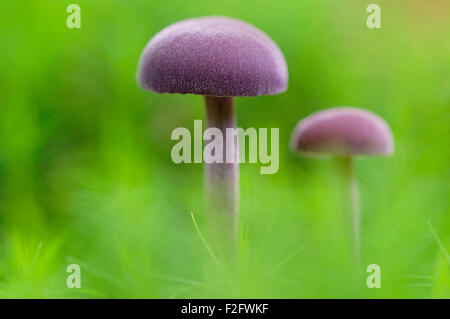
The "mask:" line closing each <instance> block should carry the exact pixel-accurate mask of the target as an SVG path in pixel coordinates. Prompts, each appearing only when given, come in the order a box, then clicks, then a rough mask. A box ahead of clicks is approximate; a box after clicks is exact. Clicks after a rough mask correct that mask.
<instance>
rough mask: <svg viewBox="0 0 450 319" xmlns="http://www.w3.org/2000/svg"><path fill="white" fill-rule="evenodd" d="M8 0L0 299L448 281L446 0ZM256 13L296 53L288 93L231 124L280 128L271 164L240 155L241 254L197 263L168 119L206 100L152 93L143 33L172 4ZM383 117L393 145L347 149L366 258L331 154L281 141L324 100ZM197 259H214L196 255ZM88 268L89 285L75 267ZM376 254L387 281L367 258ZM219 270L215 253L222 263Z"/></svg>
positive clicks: (297, 290)
mask: <svg viewBox="0 0 450 319" xmlns="http://www.w3.org/2000/svg"><path fill="white" fill-rule="evenodd" d="M73 2H74V3H77V4H79V5H80V7H81V25H82V27H81V29H69V28H67V27H66V19H67V17H68V15H69V14H68V13H66V7H67V6H68V5H69V4H70V3H72V1H61V0H58V1H57V0H54V1H52V0H46V1H20V2H18V1H3V2H2V10H1V14H0V15H1V19H0V25H1V27H0V37H1V42H2V45H1V49H0V70H1V73H2V76H1V78H0V297H3V298H14V297H22V298H42V297H44V298H70V297H74V298H119V297H124V298H147V297H149V298H186V297H189V298H198V297H206V298H207V297H243V298H261V297H264V298H334V297H340V298H350V297H361V298H382V297H384V298H448V297H450V279H449V277H450V266H449V255H448V251H449V249H450V216H449V215H450V214H449V198H450V196H449V195H450V194H449V178H450V170H449V164H450V150H449V144H450V130H449V127H450V94H449V92H450V81H449V73H450V68H449V66H450V59H449V58H450V34H449V30H450V20H449V19H448V12H449V10H450V3H449V2H448V1H444V0H442V1H438V0H435V1H426V0H423V1H419V0H410V1H406V0H405V1H400V0H398V1H392V0H377V1H376V2H375V3H377V4H379V5H380V7H381V23H382V28H381V29H372V30H371V29H368V28H367V27H366V18H367V16H368V14H367V13H366V7H367V5H368V4H370V3H372V2H373V1H365V0H361V1H350V0H346V1H335V0H317V1H316V0H302V1H299V0H291V1H283V0H281V1H247V0H246V1H242V0H232V1H207V0H201V1H199V0H192V1H185V0H175V1H172V0H170V1H167V0H166V1H159V0H146V1H111V0H108V1H106V0H95V1H87V0H79V1H73ZM204 15H227V16H232V17H235V18H239V19H243V20H245V21H248V22H250V23H252V24H254V25H255V26H257V27H258V28H260V29H262V30H263V31H264V32H266V33H267V34H268V35H269V36H271V37H272V38H273V39H274V41H275V42H277V44H278V45H279V46H280V48H281V50H282V51H283V53H284V55H285V57H286V60H287V63H288V67H289V88H288V91H287V92H286V93H284V94H281V95H277V96H266V97H258V98H238V99H236V101H235V104H236V111H237V119H238V125H239V126H240V127H243V128H248V127H256V128H258V127H269V128H270V127H279V128H280V169H279V171H278V173H277V174H274V175H260V174H259V168H260V164H256V165H255V164H243V165H241V170H240V171H241V180H240V187H241V199H240V206H241V211H240V214H241V216H240V241H239V248H240V251H239V257H240V258H239V271H238V275H237V277H236V278H229V277H228V276H229V275H228V274H226V273H224V274H223V276H220V275H219V276H218V279H219V280H205V279H204V275H203V274H204V272H205V267H212V266H211V265H210V263H208V262H207V259H208V255H207V254H205V247H204V245H203V244H202V242H201V240H200V237H199V234H198V233H197V232H196V230H195V227H194V223H193V221H192V219H191V216H190V212H191V211H192V212H193V214H194V216H195V217H196V221H197V223H198V224H199V226H200V229H202V227H203V225H204V216H203V215H204V201H203V190H202V187H203V169H202V165H200V164H181V165H176V164H174V163H172V161H171V158H170V151H171V148H172V146H173V145H174V143H175V142H173V141H171V140H170V133H171V132H172V130H173V129H174V128H176V127H180V126H182V127H187V128H190V129H191V128H193V121H194V119H204V105H203V98H202V97H200V96H193V95H187V96H182V95H167V94H165V95H159V94H156V93H153V92H144V91H141V90H140V89H139V88H138V86H137V84H136V80H135V73H136V67H137V62H138V59H139V56H140V53H141V51H142V49H143V48H144V46H145V44H146V43H147V41H148V40H149V39H150V38H151V37H152V36H153V35H154V34H155V33H156V32H158V31H159V30H160V29H162V28H163V27H165V26H167V25H169V24H171V23H173V22H176V21H178V20H181V19H185V18H191V17H197V16H204ZM340 105H353V106H357V107H362V108H367V109H369V110H371V111H374V112H376V113H377V114H379V115H381V116H382V117H384V118H385V119H386V121H387V122H388V123H389V125H390V126H391V128H392V130H393V134H394V138H395V154H394V156H393V157H389V158H370V159H361V160H358V161H356V173H357V175H358V178H359V183H360V188H361V201H362V202H361V205H362V259H363V265H364V268H363V269H361V273H360V274H359V273H358V271H355V269H354V268H353V267H352V262H351V260H350V258H349V254H348V249H347V248H346V245H345V236H346V235H345V233H343V232H342V223H341V221H340V220H339V214H338V213H337V210H338V209H337V206H338V200H337V196H336V195H337V193H338V192H337V191H336V178H335V173H334V169H333V168H334V167H333V164H332V162H331V161H330V160H327V159H322V160H314V159H306V158H302V157H301V156H298V155H297V154H293V153H291V152H290V151H289V149H288V141H289V137H290V134H291V131H292V129H293V128H294V126H295V125H296V123H297V122H298V120H300V119H301V118H303V117H305V116H307V115H309V114H310V113H312V112H314V111H317V110H319V109H324V108H327V107H332V106H340ZM205 260H206V266H205ZM72 263H76V264H78V265H80V267H81V285H82V288H81V289H69V288H67V287H66V278H67V276H68V275H69V274H68V273H66V267H67V266H68V265H69V264H72ZM372 263H375V264H378V265H380V267H381V285H382V286H381V288H380V289H369V288H367V287H366V277H367V276H368V274H367V273H366V272H365V267H366V266H367V265H369V264H372ZM219 273H220V271H219Z"/></svg>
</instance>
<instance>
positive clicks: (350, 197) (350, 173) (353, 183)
mask: <svg viewBox="0 0 450 319" xmlns="http://www.w3.org/2000/svg"><path fill="white" fill-rule="evenodd" d="M336 162H337V166H338V171H339V173H340V176H341V178H342V181H343V183H344V185H343V187H344V191H345V195H344V196H345V197H346V198H345V199H344V202H346V205H345V210H346V211H347V212H350V214H349V215H350V216H348V217H349V219H350V221H351V222H350V224H351V225H349V226H350V229H351V233H352V236H351V237H352V238H353V246H354V247H353V251H354V256H355V261H356V265H357V266H358V267H359V265H360V263H361V247H360V209H359V186H358V182H357V180H356V177H355V174H354V170H353V159H352V157H350V156H344V157H337V158H336Z"/></svg>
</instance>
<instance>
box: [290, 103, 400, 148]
mask: <svg viewBox="0 0 450 319" xmlns="http://www.w3.org/2000/svg"><path fill="white" fill-rule="evenodd" d="M291 148H292V149H293V150H298V151H300V152H301V153H304V154H306V155H318V154H331V155H336V156H346V155H350V156H351V155H366V156H368V155H390V154H392V153H393V150H394V143H393V138H392V133H391V130H390V128H389V126H388V125H387V124H386V122H385V121H384V120H383V119H382V118H381V117H379V116H378V115H376V114H374V113H372V112H369V111H366V110H362V109H357V108H353V107H338V108H332V109H328V110H324V111H319V112H316V113H314V114H312V115H310V116H308V117H306V118H305V119H303V120H301V121H300V122H299V123H298V125H297V127H296V128H295V130H294V133H293V134H292V137H291Z"/></svg>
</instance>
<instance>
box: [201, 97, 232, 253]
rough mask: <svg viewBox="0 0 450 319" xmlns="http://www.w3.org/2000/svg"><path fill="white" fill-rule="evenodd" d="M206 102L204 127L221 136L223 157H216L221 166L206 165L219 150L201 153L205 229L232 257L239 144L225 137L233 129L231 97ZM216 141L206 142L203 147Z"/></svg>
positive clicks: (209, 99)
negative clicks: (213, 130)
mask: <svg viewBox="0 0 450 319" xmlns="http://www.w3.org/2000/svg"><path fill="white" fill-rule="evenodd" d="M205 102H206V128H218V129H219V130H220V131H221V132H222V137H223V140H222V141H223V144H221V149H222V155H221V156H220V154H219V159H221V160H222V163H218V162H213V163H208V162H211V161H210V160H209V159H210V158H211V156H214V155H217V154H216V153H215V152H218V151H220V150H219V149H218V148H215V150H214V153H213V154H208V152H205V154H204V157H205V186H206V201H207V202H206V208H207V218H208V220H209V225H208V227H209V228H210V229H209V230H210V231H211V233H212V235H213V236H212V237H213V238H211V239H212V240H213V242H214V243H213V244H214V246H215V248H216V249H219V250H220V251H221V252H222V253H225V254H227V255H230V254H232V255H234V253H235V249H236V247H235V246H236V243H237V230H238V194H239V186H238V180H239V171H238V169H239V164H238V144H237V143H238V142H237V137H235V135H232V136H233V137H232V138H228V137H227V128H232V129H233V130H234V129H236V119H235V114H234V106H233V98H231V97H214V96H205ZM215 138H217V137H216V136H215V137H214V138H212V140H210V141H209V142H207V143H206V145H205V148H206V146H207V145H208V144H209V143H213V142H214V141H215ZM215 142H217V141H215ZM216 145H218V144H217V143H216ZM219 148H220V147H219ZM215 157H216V159H217V156H215ZM227 158H228V162H227Z"/></svg>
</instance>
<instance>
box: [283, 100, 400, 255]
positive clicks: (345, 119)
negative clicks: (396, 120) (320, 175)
mask: <svg viewBox="0 0 450 319" xmlns="http://www.w3.org/2000/svg"><path fill="white" fill-rule="evenodd" d="M291 149H293V150H295V151H299V152H300V153H302V154H303V155H305V156H313V157H314V156H318V155H331V156H333V157H335V159H336V163H337V169H338V173H339V176H340V178H341V179H342V181H343V182H344V185H346V190H347V192H348V201H349V206H351V207H349V209H350V210H351V224H352V229H353V230H352V232H353V238H354V254H355V258H356V261H357V263H358V264H359V261H360V230H359V228H360V210H359V188H358V184H357V181H356V178H355V175H354V172H353V158H354V157H356V156H374V155H391V154H392V153H393V150H394V143H393V138H392V133H391V130H390V128H389V126H388V125H387V124H386V122H385V121H384V120H383V119H382V118H381V117H379V116H378V115H376V114H374V113H372V112H369V111H366V110H362V109H358V108H353V107H337V108H332V109H328V110H323V111H319V112H316V113H314V114H312V115H310V116H308V117H306V118H305V119H303V120H301V121H300V122H299V123H298V125H297V127H296V128H295V130H294V132H293V134H292V136H291Z"/></svg>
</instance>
